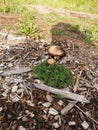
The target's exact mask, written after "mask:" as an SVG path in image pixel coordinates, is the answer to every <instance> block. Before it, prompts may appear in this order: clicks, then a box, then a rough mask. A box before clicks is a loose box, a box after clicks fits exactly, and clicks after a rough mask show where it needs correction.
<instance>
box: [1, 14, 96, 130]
mask: <svg viewBox="0 0 98 130" xmlns="http://www.w3.org/2000/svg"><path fill="white" fill-rule="evenodd" d="M42 15H43V14H40V15H39V16H38V18H37V21H38V23H39V25H40V30H41V32H43V34H44V38H43V39H36V38H34V37H29V36H20V35H15V34H14V31H11V30H6V29H4V28H5V26H6V27H8V28H9V27H13V30H15V29H17V24H16V23H17V22H18V21H19V19H20V17H21V16H20V15H17V14H11V13H8V14H4V13H2V12H0V130H85V129H87V130H97V129H98V47H95V46H93V45H92V44H89V43H85V41H84V40H83V38H82V37H81V35H80V33H77V32H75V31H73V30H70V28H69V26H68V25H67V24H66V26H65V21H59V22H58V23H57V24H55V25H53V24H52V25H50V24H47V22H45V21H44V19H43V18H41V16H42ZM70 17H71V16H70ZM48 18H49V17H48ZM79 18H80V16H79ZM51 19H52V18H51ZM48 20H50V19H48ZM52 22H55V21H52ZM58 29H61V30H66V32H63V31H61V32H58V31H55V30H58ZM49 30H50V32H49ZM65 33H66V35H63V34H65ZM50 42H52V44H53V45H59V46H61V47H63V49H64V51H65V54H66V55H64V56H63V57H62V58H61V59H58V60H57V63H58V64H63V65H68V67H69V68H70V69H71V70H72V72H73V74H74V76H75V77H79V79H78V83H77V86H78V87H77V89H76V92H74V91H73V90H74V86H69V87H68V88H67V90H66V91H69V92H74V93H76V94H78V95H83V96H84V97H85V98H86V99H87V100H89V103H84V102H77V103H76V104H74V105H73V104H72V103H71V100H68V99H66V98H62V97H58V95H55V94H52V93H50V92H47V91H42V90H40V89H38V88H35V86H34V83H37V84H40V83H41V84H42V83H43V81H41V80H39V79H37V78H35V77H33V72H32V68H33V66H35V65H37V64H39V63H41V62H42V61H43V60H45V59H47V58H48V57H49V54H48V48H49V47H50V46H51V44H50ZM68 109H69V110H68ZM62 111H63V112H62Z"/></svg>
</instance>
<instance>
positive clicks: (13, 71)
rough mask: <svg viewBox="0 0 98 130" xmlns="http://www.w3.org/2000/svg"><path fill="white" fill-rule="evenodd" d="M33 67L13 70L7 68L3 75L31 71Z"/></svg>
mask: <svg viewBox="0 0 98 130" xmlns="http://www.w3.org/2000/svg"><path fill="white" fill-rule="evenodd" d="M31 70H32V69H31V68H30V67H22V68H20V67H19V68H14V69H12V70H7V71H4V72H3V73H1V75H2V76H7V75H12V74H22V73H26V72H30V71H31Z"/></svg>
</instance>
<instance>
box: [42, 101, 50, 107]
mask: <svg viewBox="0 0 98 130" xmlns="http://www.w3.org/2000/svg"><path fill="white" fill-rule="evenodd" d="M42 105H43V106H44V107H50V105H51V103H50V102H45V103H43V104H42Z"/></svg>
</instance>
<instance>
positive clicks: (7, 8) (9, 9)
mask: <svg viewBox="0 0 98 130" xmlns="http://www.w3.org/2000/svg"><path fill="white" fill-rule="evenodd" d="M0 11H2V12H4V13H9V12H10V11H11V7H10V6H9V5H3V6H2V7H0Z"/></svg>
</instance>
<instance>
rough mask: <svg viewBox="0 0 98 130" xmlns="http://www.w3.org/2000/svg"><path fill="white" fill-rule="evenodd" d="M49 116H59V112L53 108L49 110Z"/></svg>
mask: <svg viewBox="0 0 98 130" xmlns="http://www.w3.org/2000/svg"><path fill="white" fill-rule="evenodd" d="M49 114H51V115H57V114H58V111H57V110H55V109H54V108H52V107H51V108H50V109H49Z"/></svg>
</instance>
